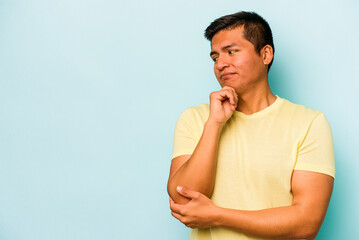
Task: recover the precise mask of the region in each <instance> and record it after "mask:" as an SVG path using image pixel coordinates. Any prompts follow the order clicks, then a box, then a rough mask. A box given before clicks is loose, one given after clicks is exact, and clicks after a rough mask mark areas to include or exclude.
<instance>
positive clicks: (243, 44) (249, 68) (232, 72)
mask: <svg viewBox="0 0 359 240" xmlns="http://www.w3.org/2000/svg"><path fill="white" fill-rule="evenodd" d="M261 55H262V54H261ZM211 58H212V59H213V61H214V73H215V75H216V77H217V80H218V82H219V84H220V85H221V86H222V87H224V86H229V87H233V88H234V89H235V90H236V92H237V93H241V92H243V91H245V90H246V89H248V88H251V87H255V84H256V83H258V82H259V81H263V80H265V79H266V76H267V69H266V65H265V64H264V60H263V57H262V56H260V55H258V53H256V51H255V50H254V45H253V44H252V43H251V42H249V41H248V40H246V39H245V38H244V36H243V27H237V28H235V29H231V30H222V31H220V32H218V33H217V34H215V35H214V36H213V38H212V51H211Z"/></svg>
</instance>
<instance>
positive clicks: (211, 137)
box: [167, 87, 238, 204]
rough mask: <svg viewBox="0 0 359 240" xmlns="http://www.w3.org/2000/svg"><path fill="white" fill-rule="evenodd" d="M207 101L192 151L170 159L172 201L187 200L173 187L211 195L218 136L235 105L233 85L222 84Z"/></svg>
mask: <svg viewBox="0 0 359 240" xmlns="http://www.w3.org/2000/svg"><path fill="white" fill-rule="evenodd" d="M210 100H211V104H210V114H209V117H208V120H207V122H206V123H205V125H204V129H203V133H202V136H201V138H200V140H199V142H198V144H197V147H196V148H195V150H194V152H193V154H192V155H182V156H178V157H176V158H174V159H172V163H171V170H170V176H169V179H168V184H167V191H168V194H169V195H170V196H171V198H172V199H173V200H174V201H175V202H176V203H180V204H185V203H187V202H188V201H189V199H187V198H185V197H183V196H181V195H180V194H178V192H177V191H176V188H177V186H183V187H187V188H189V189H192V190H195V191H198V192H201V193H203V194H204V195H206V196H207V197H211V195H212V192H213V188H214V181H215V175H216V168H217V154H218V143H219V139H220V135H221V132H222V129H223V127H224V124H225V123H226V122H227V120H228V119H229V118H230V117H231V116H232V114H233V111H234V110H235V108H236V105H237V102H238V98H237V94H236V93H235V91H234V89H233V88H229V87H224V88H222V90H220V91H218V92H213V93H211V95H210Z"/></svg>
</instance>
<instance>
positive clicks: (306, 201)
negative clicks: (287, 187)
mask: <svg viewBox="0 0 359 240" xmlns="http://www.w3.org/2000/svg"><path fill="white" fill-rule="evenodd" d="M291 184H292V193H293V202H292V205H291V206H285V207H276V208H269V209H263V210H256V211H245V210H235V209H228V208H221V207H218V206H216V205H214V204H213V203H212V201H211V200H210V199H209V198H207V197H206V196H205V195H203V194H201V193H199V192H195V191H192V190H190V189H185V188H182V189H181V188H180V187H179V188H178V189H177V191H178V192H179V193H180V194H181V195H183V196H185V197H187V198H189V199H191V201H189V202H188V203H187V204H185V205H180V204H176V203H175V202H173V200H172V199H170V208H171V210H172V215H173V216H174V217H175V218H177V219H178V220H180V221H181V222H182V223H184V224H185V225H186V226H187V227H191V228H207V227H226V228H230V229H233V230H235V231H238V232H241V233H244V234H246V235H250V236H256V237H264V238H277V239H303V238H304V239H314V238H315V236H316V235H317V233H318V231H319V229H320V226H321V224H322V222H323V220H324V217H325V214H326V211H327V208H328V205H329V200H330V197H331V194H332V190H333V184H334V178H333V177H331V176H329V175H326V174H322V173H317V172H311V171H302V170H294V171H293V175H292V180H291Z"/></svg>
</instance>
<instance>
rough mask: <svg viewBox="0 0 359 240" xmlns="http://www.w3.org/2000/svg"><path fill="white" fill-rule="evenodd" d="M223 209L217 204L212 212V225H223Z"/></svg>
mask: <svg viewBox="0 0 359 240" xmlns="http://www.w3.org/2000/svg"><path fill="white" fill-rule="evenodd" d="M222 211H223V208H221V207H218V206H216V208H215V209H214V211H213V214H212V224H211V226H212V227H220V226H221V225H222V221H221V219H222V217H221V216H222Z"/></svg>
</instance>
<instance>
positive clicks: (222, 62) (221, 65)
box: [216, 56, 229, 71]
mask: <svg viewBox="0 0 359 240" xmlns="http://www.w3.org/2000/svg"><path fill="white" fill-rule="evenodd" d="M228 66H229V64H228V59H227V58H226V57H225V56H222V57H218V58H217V61H216V68H217V69H218V70H219V71H222V70H223V69H225V68H226V67H228Z"/></svg>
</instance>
